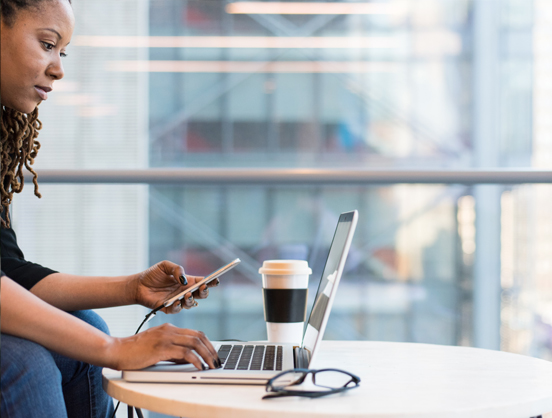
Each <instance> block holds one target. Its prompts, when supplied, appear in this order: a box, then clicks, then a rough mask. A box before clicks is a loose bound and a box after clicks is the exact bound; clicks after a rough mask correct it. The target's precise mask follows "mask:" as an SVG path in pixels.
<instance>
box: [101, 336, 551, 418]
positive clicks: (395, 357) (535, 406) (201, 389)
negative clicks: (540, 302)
mask: <svg viewBox="0 0 552 418" xmlns="http://www.w3.org/2000/svg"><path fill="white" fill-rule="evenodd" d="M317 356H318V357H317V358H316V359H315V364H314V365H313V366H314V367H312V368H323V367H335V368H341V369H344V370H347V371H350V372H352V373H354V374H356V375H358V376H359V377H360V378H361V379H362V381H361V383H360V386H359V387H358V388H356V389H353V390H350V391H347V392H344V393H342V394H337V395H331V396H328V397H324V398H319V399H305V398H280V399H272V400H261V397H262V396H263V394H264V393H265V389H264V386H240V385H197V384H180V383H179V384H175V383H169V384H165V383H129V382H125V381H123V380H121V378H120V373H119V372H114V371H112V370H106V371H105V372H104V389H105V390H106V391H107V393H108V394H109V395H111V396H112V397H114V398H116V399H118V400H121V401H122V402H124V403H126V404H129V405H133V406H136V407H140V408H143V409H146V410H150V411H156V412H160V413H164V414H168V415H176V416H185V417H188V418H203V417H205V418H217V417H225V418H229V417H239V418H248V417H251V418H253V417H254V418H258V417H260V416H262V417H267V418H271V417H274V418H276V417H278V418H280V417H283V416H284V417H286V418H305V417H335V416H342V417H370V418H376V417H385V418H394V417H403V418H404V417H416V418H445V417H456V418H457V417H466V416H469V417H470V418H479V417H481V418H493V417H497V418H509V417H511V418H520V417H527V418H529V417H533V416H538V415H543V414H544V413H546V412H550V411H552V362H548V361H544V360H539V359H536V358H532V357H527V356H522V355H518V354H511V353H505V352H501V351H491V350H482V349H477V348H469V347H453V346H439V345H430V344H415V343H390V342H377V341H323V343H322V345H321V349H320V352H319V353H318V354H317Z"/></svg>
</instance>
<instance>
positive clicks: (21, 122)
mask: <svg viewBox="0 0 552 418" xmlns="http://www.w3.org/2000/svg"><path fill="white" fill-rule="evenodd" d="M45 1H52V0H1V1H0V4H1V6H2V8H1V9H0V13H1V15H2V21H3V22H4V24H6V25H8V26H10V27H11V26H13V24H14V23H15V20H16V18H17V14H18V13H19V12H20V11H21V10H26V9H39V8H40V6H41V4H42V3H43V2H45ZM67 1H68V2H69V4H71V0H67ZM1 114H2V123H1V124H2V134H1V140H2V142H1V147H2V177H1V179H0V195H1V204H0V213H2V214H3V215H4V216H3V217H2V219H1V224H2V226H4V227H9V226H10V217H9V207H10V203H11V202H12V200H13V194H14V193H20V192H21V190H23V184H24V182H25V179H24V176H23V167H25V168H26V169H27V170H29V171H30V172H31V173H32V175H33V183H34V194H35V195H36V196H38V197H41V195H40V193H39V192H38V181H37V175H36V172H35V171H34V170H33V169H32V168H31V165H32V164H33V163H34V159H35V158H36V155H37V153H38V150H39V149H40V143H39V142H38V141H37V140H36V138H37V137H38V131H39V130H40V129H41V128H42V123H41V122H40V121H39V120H38V107H37V108H35V110H33V111H32V112H31V113H29V114H25V113H21V112H18V111H17V110H14V109H10V108H7V107H4V106H2V109H1Z"/></svg>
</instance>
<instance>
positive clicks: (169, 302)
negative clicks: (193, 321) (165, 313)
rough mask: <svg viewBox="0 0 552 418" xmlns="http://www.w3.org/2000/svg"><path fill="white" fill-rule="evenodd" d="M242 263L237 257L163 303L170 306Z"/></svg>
mask: <svg viewBox="0 0 552 418" xmlns="http://www.w3.org/2000/svg"><path fill="white" fill-rule="evenodd" d="M240 263H241V260H240V259H239V258H236V259H235V260H234V261H232V262H230V263H228V264H227V265H225V266H222V267H221V268H219V269H218V270H215V271H214V272H212V273H211V274H209V275H208V276H205V278H204V279H203V280H201V281H199V282H197V283H196V284H194V285H193V286H190V287H189V288H187V289H186V290H184V291H182V292H180V293H179V294H178V295H176V296H173V297H172V298H170V299H169V300H167V301H165V302H164V303H163V305H164V306H165V307H168V306H171V305H172V304H173V303H174V302H176V301H177V300H180V299H182V298H183V297H184V295H186V293H190V292H192V293H193V292H195V291H196V290H197V289H199V288H200V287H201V286H203V285H204V284H207V283H209V282H211V281H212V280H215V279H216V278H217V277H220V276H221V275H223V274H224V273H226V272H227V271H230V270H232V269H233V268H234V267H236V266H237V265H238V264H240Z"/></svg>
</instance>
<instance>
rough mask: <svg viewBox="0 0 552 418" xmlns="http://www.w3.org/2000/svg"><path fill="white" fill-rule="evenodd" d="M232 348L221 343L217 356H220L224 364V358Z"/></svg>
mask: <svg viewBox="0 0 552 418" xmlns="http://www.w3.org/2000/svg"><path fill="white" fill-rule="evenodd" d="M231 349H232V346H231V345H221V346H220V348H219V351H218V356H219V358H220V362H221V363H222V364H224V362H225V361H226V359H227V358H228V354H230V350H231Z"/></svg>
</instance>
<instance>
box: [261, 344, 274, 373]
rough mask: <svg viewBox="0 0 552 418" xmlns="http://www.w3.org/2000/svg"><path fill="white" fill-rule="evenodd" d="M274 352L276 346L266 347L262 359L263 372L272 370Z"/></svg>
mask: <svg viewBox="0 0 552 418" xmlns="http://www.w3.org/2000/svg"><path fill="white" fill-rule="evenodd" d="M275 352H276V346H274V345H267V346H266V353H265V358H264V364H263V370H274V354H275Z"/></svg>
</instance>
